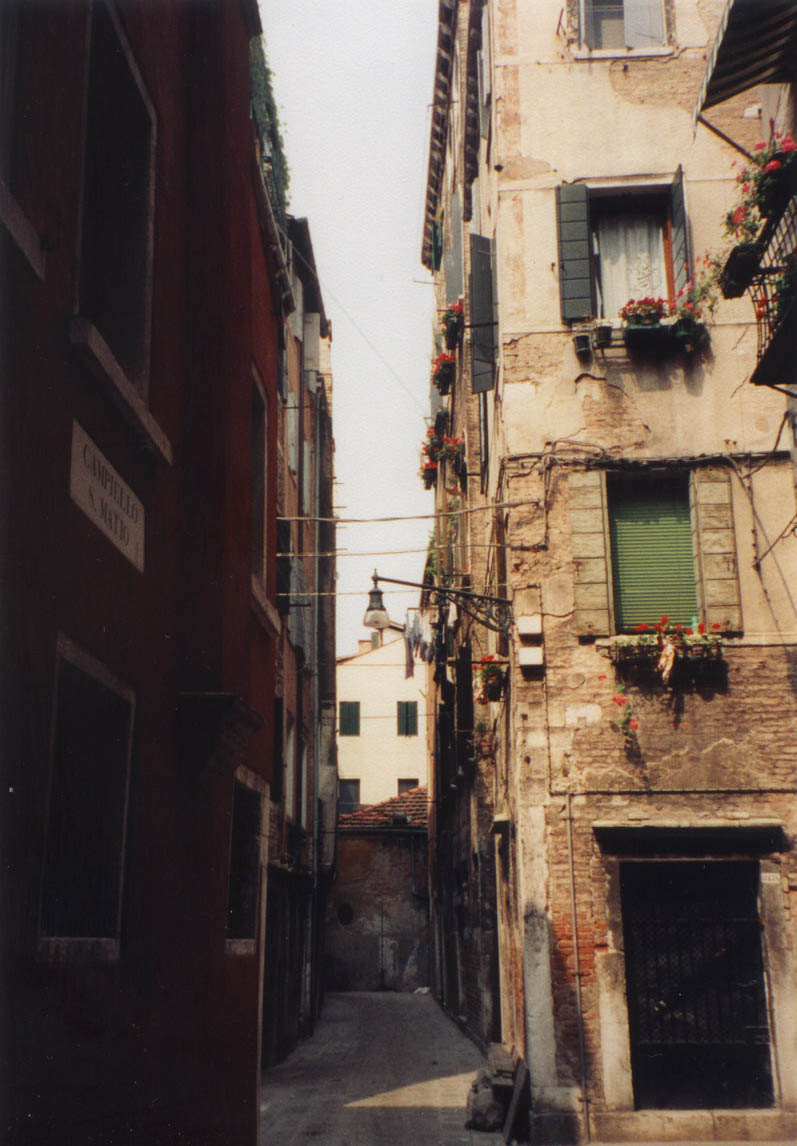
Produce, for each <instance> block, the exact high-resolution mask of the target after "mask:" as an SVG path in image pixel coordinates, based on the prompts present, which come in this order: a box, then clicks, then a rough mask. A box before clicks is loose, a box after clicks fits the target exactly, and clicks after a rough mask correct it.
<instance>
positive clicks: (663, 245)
mask: <svg viewBox="0 0 797 1146" xmlns="http://www.w3.org/2000/svg"><path fill="white" fill-rule="evenodd" d="M556 220H557V237H558V253H559V295H560V304H561V313H562V319H563V321H565V322H579V321H584V320H587V319H591V318H595V317H597V316H599V315H600V316H601V317H605V318H609V319H613V320H616V319H617V318H618V316H619V309H620V307H621V306H622V305H624V304H625V303H626V302H627V301H628V299H629V298H640V297H644V296H645V295H654V296H655V297H658V296H661V297H663V298H665V297H670V298H674V296H675V293H676V292H677V291H678V290H679V289H680V288H681V287H682V286H684V284H685V283H686V281H687V278H688V271H687V267H688V262H689V251H688V245H687V217H686V202H685V197H684V176H683V170H682V168H681V167H679V168H678V170H677V171H676V173H675V175H674V177H673V180H672V183H671V184H670V186H669V187H668V188H664V187H660V188H651V187H644V188H641V187H640V188H629V189H628V190H624V191H623V193H622V194H617V193H616V192H612V194H608V193H607V191H606V190H605V189H601V188H597V187H589V186H588V184H586V183H566V184H561V185H560V186H559V187H557V189H556Z"/></svg>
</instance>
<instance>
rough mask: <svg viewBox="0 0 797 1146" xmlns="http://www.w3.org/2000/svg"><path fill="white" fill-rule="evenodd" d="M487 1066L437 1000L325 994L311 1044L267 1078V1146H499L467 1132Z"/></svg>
mask: <svg viewBox="0 0 797 1146" xmlns="http://www.w3.org/2000/svg"><path fill="white" fill-rule="evenodd" d="M481 1062H482V1058H481V1055H480V1054H479V1051H478V1050H477V1049H476V1047H475V1046H474V1045H473V1043H471V1042H470V1040H469V1039H467V1038H466V1037H465V1036H464V1035H463V1034H462V1032H461V1031H460V1030H459V1028H458V1027H457V1026H456V1025H455V1024H454V1023H452V1022H451V1020H450V1019H448V1018H447V1017H446V1016H445V1015H444V1014H443V1012H442V1011H441V1010H440V1008H439V1007H438V1005H437V1003H436V1002H435V1001H434V999H433V998H432V997H431V995H403V994H401V995H400V994H392V993H377V992H374V993H371V992H352V993H351V994H333V995H327V997H326V1000H325V1003H324V1008H323V1011H322V1013H321V1018H320V1020H319V1022H318V1025H317V1027H316V1030H315V1032H314V1034H313V1035H312V1037H311V1038H309V1039H307V1041H306V1042H304V1043H301V1044H300V1045H299V1046H298V1047H297V1048H296V1050H295V1051H294V1052H293V1054H291V1055H290V1056H289V1057H288V1058H287V1059H286V1060H285V1062H283V1063H280V1064H279V1065H278V1066H276V1067H273V1068H272V1069H271V1070H269V1071H267V1072H266V1073H265V1075H264V1076H263V1086H262V1090H261V1099H260V1110H261V1118H262V1120H263V1136H262V1143H263V1146H304V1144H305V1143H314V1144H315V1146H499V1144H502V1143H503V1136H502V1135H501V1134H500V1133H495V1134H487V1133H482V1132H480V1131H477V1130H466V1129H465V1117H466V1115H465V1104H466V1101H467V1095H468V1090H469V1089H470V1084H471V1082H472V1081H473V1079H474V1077H475V1075H476V1070H477V1068H478V1067H479V1066H480V1065H481Z"/></svg>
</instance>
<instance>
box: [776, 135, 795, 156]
mask: <svg viewBox="0 0 797 1146" xmlns="http://www.w3.org/2000/svg"><path fill="white" fill-rule="evenodd" d="M795 148H797V143H795V142H794V140H793V138H792V137H791V136H790V135H784V137H783V139H781V141H780V145H779V150H780V151H783V152H785V153H786V154H787V155H788V154H789V153H790V152H792V151H794V150H795Z"/></svg>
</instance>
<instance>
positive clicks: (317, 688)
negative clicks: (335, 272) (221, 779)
mask: <svg viewBox="0 0 797 1146" xmlns="http://www.w3.org/2000/svg"><path fill="white" fill-rule="evenodd" d="M315 398H316V400H315V404H314V408H313V413H314V416H315V425H314V427H313V442H314V444H315V451H314V457H313V471H314V472H313V516H314V517H315V525H314V527H313V541H314V543H313V552H314V554H315V556H314V557H313V596H312V598H311V600H312V602H313V605H312V618H313V650H312V651H313V660H312V665H313V946H312V952H313V964H314V966H313V974H312V979H311V984H312V986H311V992H312V999H311V1006H312V1008H313V1018H315V1012H316V1006H317V1005H318V1003H319V1001H320V1000H319V996H320V990H319V987H318V984H319V982H320V974H321V971H320V967H319V963H320V960H321V936H320V918H321V909H320V904H319V902H318V895H319V893H318V885H319V870H320V867H321V860H320V856H319V854H318V852H319V846H320V845H319V841H320V838H321V814H320V800H319V781H320V775H321V761H320V755H321V683H320V680H319V672H318V658H319V641H318V623H319V612H320V605H319V603H320V601H321V598H320V597H319V595H318V594H319V591H320V589H321V586H320V584H319V580H320V578H319V569H320V567H321V558H320V557H319V553H320V548H321V541H320V539H321V523H320V521H319V506H320V498H319V491H320V488H321V483H320V477H321V448H320V446H321V417H320V413H319V401H318V393H317V392H316V395H315ZM319 1009H320V1007H319Z"/></svg>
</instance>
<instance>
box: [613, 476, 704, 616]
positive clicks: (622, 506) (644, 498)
mask: <svg viewBox="0 0 797 1146" xmlns="http://www.w3.org/2000/svg"><path fill="white" fill-rule="evenodd" d="M609 497H610V500H609V534H610V538H611V547H612V573H613V579H614V612H615V623H616V627H617V630H618V632H623V631H627V630H628V629H632V628H634V626H636V625H638V624H640V623H641V622H643V621H647V622H649V623H653V622H655V621H658V620H659V618H660V617H662V616H667V617H669V619H670V620H671V621H672V622H675V623H681V624H685V625H688V624H689V622H690V621H691V620H692V618H693V617H694V616H696V614H697V594H696V590H695V562H694V553H693V549H692V522H691V515H690V510H689V490H688V484H687V481H686V480H685V479H683V480H682V479H675V480H662V481H639V482H636V483H634V484H633V485H632V484H631V483H619V482H618V483H617V484H616V485H614V486H613V487H612V488H611V489H610V495H609Z"/></svg>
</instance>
